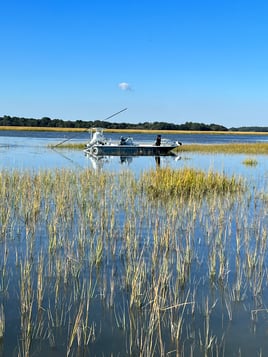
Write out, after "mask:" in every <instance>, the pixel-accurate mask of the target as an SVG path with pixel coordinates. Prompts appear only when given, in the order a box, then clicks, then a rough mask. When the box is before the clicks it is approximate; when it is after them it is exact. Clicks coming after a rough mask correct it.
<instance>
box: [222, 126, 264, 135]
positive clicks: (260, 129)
mask: <svg viewBox="0 0 268 357" xmlns="http://www.w3.org/2000/svg"><path fill="white" fill-rule="evenodd" d="M229 130H230V131H240V132H246V131H254V132H257V133H259V132H268V126H241V127H239V128H230V129H229Z"/></svg>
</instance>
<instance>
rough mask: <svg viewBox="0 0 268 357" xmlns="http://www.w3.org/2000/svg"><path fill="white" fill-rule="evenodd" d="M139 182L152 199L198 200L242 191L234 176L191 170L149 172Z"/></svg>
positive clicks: (238, 180) (169, 169)
mask: <svg viewBox="0 0 268 357" xmlns="http://www.w3.org/2000/svg"><path fill="white" fill-rule="evenodd" d="M140 182H141V186H142V189H143V190H144V191H145V192H147V193H148V194H149V195H150V196H152V197H154V198H157V197H161V198H170V197H174V196H185V197H191V196H194V197H196V198H198V197H203V196H204V195H207V194H214V193H217V194H226V193H234V192H241V191H243V189H244V185H243V183H242V181H241V179H238V178H236V177H234V176H232V177H227V176H226V175H224V174H220V173H218V172H212V171H209V172H204V171H201V170H195V169H192V168H184V169H182V170H173V169H171V168H164V169H158V170H151V171H148V172H145V173H144V174H143V175H142V177H141V181H140Z"/></svg>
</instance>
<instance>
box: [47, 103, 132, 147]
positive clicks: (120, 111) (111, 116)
mask: <svg viewBox="0 0 268 357" xmlns="http://www.w3.org/2000/svg"><path fill="white" fill-rule="evenodd" d="M125 110H127V108H124V109H122V110H119V112H116V113H114V114H112V115H109V116H108V117H107V118H105V119H103V121H106V120H109V119H111V118H113V117H115V116H116V115H118V114H120V113H122V112H124V111H125ZM84 131H88V129H85V130H84ZM79 134H80V133H79ZM79 134H75V135H73V136H72V137H71V138H68V139H65V140H63V141H61V142H60V143H58V144H57V145H54V146H53V147H54V148H55V147H57V146H60V145H61V144H63V143H65V142H66V141H69V140H72V139H73V138H75V137H76V136H78V135H79Z"/></svg>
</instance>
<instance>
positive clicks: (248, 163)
mask: <svg viewBox="0 0 268 357" xmlns="http://www.w3.org/2000/svg"><path fill="white" fill-rule="evenodd" d="M243 164H244V165H246V166H257V165H258V161H257V160H256V159H254V158H250V157H248V158H245V160H243Z"/></svg>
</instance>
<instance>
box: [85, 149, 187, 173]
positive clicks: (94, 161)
mask: <svg viewBox="0 0 268 357" xmlns="http://www.w3.org/2000/svg"><path fill="white" fill-rule="evenodd" d="M85 156H86V157H87V159H88V161H89V162H90V164H91V166H92V168H93V169H94V170H102V169H104V168H105V167H106V168H109V167H111V166H113V165H117V166H118V165H120V166H126V167H128V166H130V165H133V168H134V170H135V168H136V166H137V165H138V164H141V163H142V167H143V168H144V167H146V166H145V165H146V163H147V168H148V167H150V168H153V167H155V168H158V167H161V164H162V163H163V164H165V165H166V164H167V163H170V162H172V161H173V162H175V161H179V160H181V156H177V155H167V156H135V157H134V156H94V155H90V154H88V153H85ZM153 159H154V161H155V165H154V166H152V164H151V161H152V160H153Z"/></svg>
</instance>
